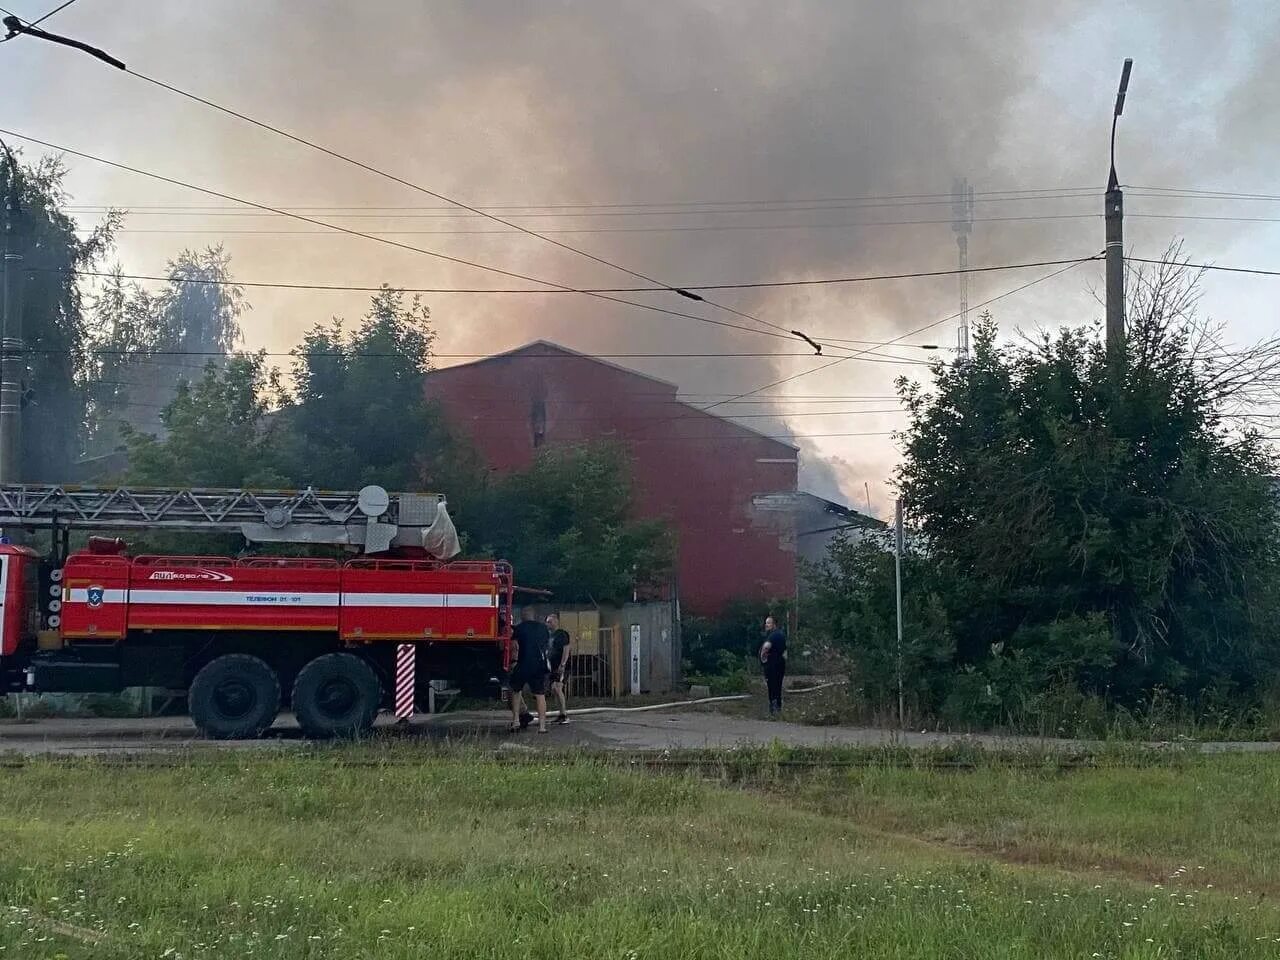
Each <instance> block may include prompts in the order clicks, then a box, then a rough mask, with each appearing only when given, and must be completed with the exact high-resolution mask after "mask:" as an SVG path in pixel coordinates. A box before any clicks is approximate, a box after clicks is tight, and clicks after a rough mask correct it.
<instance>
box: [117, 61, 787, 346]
mask: <svg viewBox="0 0 1280 960" xmlns="http://www.w3.org/2000/svg"><path fill="white" fill-rule="evenodd" d="M124 70H125V72H126V73H128V74H129V75H130V76H133V77H137V78H138V79H139V80H143V81H145V82H147V83H150V84H154V85H155V86H157V87H160V88H161V89H164V90H168V91H169V92H171V93H174V94H177V95H178V96H181V97H185V98H187V99H188V100H191V101H193V102H195V103H199V104H202V105H204V106H206V107H209V108H210V109H213V110H217V111H218V112H220V113H223V114H226V115H227V116H230V117H235V118H236V119H238V120H242V121H244V122H245V123H249V124H252V125H254V126H256V127H259V128H260V129H263V130H267V131H270V132H271V133H274V134H276V135H277V136H281V137H284V138H285V139H287V140H291V141H293V142H294V143H297V144H300V145H302V146H305V147H308V148H310V149H312V150H315V151H318V152H320V153H323V154H325V155H326V156H329V157H332V158H334V159H335V160H340V161H342V162H344V163H348V164H351V165H352V166H355V167H358V168H359V169H361V170H365V171H367V172H368V173H372V174H374V175H376V176H379V177H382V178H383V179H386V180H389V181H391V182H393V183H398V184H400V185H402V186H405V187H408V188H409V189H411V190H415V191H417V192H418V193H421V194H424V195H425V196H429V197H432V198H434V199H436V200H440V201H443V202H444V203H450V204H454V205H455V206H457V207H460V208H461V209H463V210H467V211H469V212H471V213H473V214H476V215H477V216H482V217H485V218H487V219H489V220H493V221H494V222H495V223H500V224H502V225H504V226H506V227H509V228H511V229H513V230H519V231H520V232H521V233H524V234H527V235H528V236H530V237H536V238H537V239H539V240H542V241H543V242H545V243H549V244H551V245H552V246H555V247H558V248H560V249H561V250H566V251H568V252H570V253H574V254H577V255H578V256H580V257H584V258H586V259H588V260H591V261H593V262H595V263H598V264H601V265H603V266H607V267H610V268H612V269H614V270H617V271H619V272H621V273H625V274H627V275H628V276H632V277H635V278H636V279H637V280H644V281H645V282H647V283H652V284H654V285H655V286H657V287H660V288H663V289H666V290H669V291H670V292H671V293H675V294H678V295H680V296H682V297H685V298H687V299H690V300H699V301H702V302H704V303H706V304H707V305H708V306H711V307H714V308H715V309H717V310H721V311H724V312H726V313H729V314H732V315H733V316H736V317H739V318H740V319H744V320H750V321H752V322H753V323H757V324H761V325H763V326H768V327H772V328H773V329H775V330H778V331H780V332H782V333H785V334H786V335H788V336H798V335H797V334H795V333H794V331H791V330H788V329H787V327H784V326H781V325H779V324H776V323H774V322H773V321H771V320H765V319H763V318H761V317H758V316H755V315H754V314H751V313H748V312H746V311H744V310H739V309H737V308H736V307H732V306H729V305H728V304H724V303H720V302H719V301H716V300H711V299H708V298H706V297H702V296H698V295H694V294H690V293H689V292H688V291H686V290H683V289H681V288H679V287H673V286H671V285H670V284H668V283H664V282H663V281H661V280H658V279H656V278H654V277H652V276H650V275H648V274H646V273H641V272H640V271H637V270H632V269H631V268H630V267H625V266H623V265H622V264H619V263H616V262H614V261H612V260H608V259H605V258H604V257H600V256H597V255H596V254H594V253H591V252H589V251H587V250H583V249H582V248H580V247H575V246H572V245H571V244H567V243H564V242H562V241H560V240H556V239H554V238H553V237H550V236H547V235H545V234H543V233H539V232H537V231H535V230H531V229H529V228H528V227H524V226H521V225H520V224H518V223H515V222H513V221H511V220H507V219H504V218H503V217H500V216H498V215H497V214H493V213H488V212H485V211H483V210H481V209H480V208H478V207H473V206H471V205H470V204H467V203H464V202H463V201H461V200H458V199H457V198H455V197H450V196H447V195H445V194H443V193H440V192H438V191H435V190H431V189H429V188H427V187H424V186H422V185H421V184H418V183H414V182H413V181H411V180H406V179H404V178H403V177H399V176H396V175H395V174H393V173H389V172H387V171H386V170H382V169H381V168H379V167H375V166H373V165H371V164H368V163H364V162H363V161H361V160H357V159H356V158H354V157H351V156H348V155H347V154H344V153H340V152H338V151H337V150H333V149H331V148H330V147H326V146H324V145H323V144H320V143H317V142H315V141H314V140H308V139H307V138H306V137H300V136H298V135H297V134H294V133H291V132H289V131H288V130H285V129H283V128H281V127H277V126H275V125H273V124H270V123H267V122H265V121H263V120H258V119H256V118H254V117H251V116H249V115H248V114H245V113H241V112H239V111H238V110H233V109H231V108H230V107H225V106H223V105H222V104H219V103H215V102H214V101H212V100H209V99H208V98H206V97H201V96H199V95H197V94H194V93H191V92H190V91H187V90H183V89H182V88H180V87H176V86H174V85H173V84H171V83H166V82H165V81H163V80H159V79H157V78H155V77H150V76H147V75H146V74H144V73H140V72H138V71H137V70H131V69H129V68H128V67H125V68H124ZM802 339H803V338H802Z"/></svg>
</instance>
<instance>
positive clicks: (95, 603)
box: [85, 587, 106, 607]
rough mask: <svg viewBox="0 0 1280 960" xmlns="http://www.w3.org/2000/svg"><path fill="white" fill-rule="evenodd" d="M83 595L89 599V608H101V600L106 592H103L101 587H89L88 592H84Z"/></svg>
mask: <svg viewBox="0 0 1280 960" xmlns="http://www.w3.org/2000/svg"><path fill="white" fill-rule="evenodd" d="M85 593H86V594H87V595H88V598H89V606H91V607H100V606H102V598H103V597H104V596H105V595H106V590H104V589H103V588H102V587H90V588H89V589H88V590H86V591H85Z"/></svg>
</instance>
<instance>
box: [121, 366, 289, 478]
mask: <svg viewBox="0 0 1280 960" xmlns="http://www.w3.org/2000/svg"><path fill="white" fill-rule="evenodd" d="M273 396H275V397H277V398H278V397H279V396H280V384H279V375H278V372H277V371H275V370H269V369H268V368H267V365H266V358H265V355H263V354H261V353H258V354H245V353H238V354H235V355H233V356H231V357H230V358H228V360H227V361H226V363H225V365H224V366H222V367H219V366H217V365H215V364H213V363H210V364H209V365H208V366H207V367H206V368H205V371H204V374H203V375H202V376H201V377H200V379H198V380H197V381H196V382H195V383H192V384H188V383H185V382H182V383H179V384H178V388H177V395H176V396H175V397H174V398H173V401H172V402H171V403H169V405H168V406H166V407H165V409H164V411H163V413H161V420H162V421H163V423H164V426H165V429H166V432H167V436H165V438H164V439H159V438H157V437H156V436H155V435H152V434H144V433H140V432H138V431H136V430H133V429H132V428H129V427H128V426H126V427H125V434H124V435H125V439H126V442H127V444H128V449H129V480H130V481H131V482H133V483H139V484H147V485H154V486H166V485H182V486H209V487H266V488H278V487H284V486H288V485H289V483H290V478H289V477H288V476H287V475H286V474H285V473H283V472H282V471H281V470H280V468H279V466H278V464H277V453H276V451H277V449H278V446H279V439H278V437H277V430H278V429H279V425H278V424H277V423H275V422H272V421H271V420H270V419H269V418H268V416H267V415H268V412H269V410H270V398H271V397H273Z"/></svg>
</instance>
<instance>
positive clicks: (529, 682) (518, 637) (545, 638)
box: [507, 607, 551, 733]
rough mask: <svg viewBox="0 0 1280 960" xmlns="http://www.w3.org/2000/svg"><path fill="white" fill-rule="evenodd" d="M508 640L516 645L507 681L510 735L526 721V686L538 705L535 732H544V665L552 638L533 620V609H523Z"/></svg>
mask: <svg viewBox="0 0 1280 960" xmlns="http://www.w3.org/2000/svg"><path fill="white" fill-rule="evenodd" d="M511 639H512V640H514V641H515V644H516V661H515V663H514V664H512V666H511V673H510V674H509V675H508V677H507V682H508V684H509V685H510V687H511V732H512V733H515V732H516V731H518V730H523V729H524V728H525V727H526V726H528V723H529V721H527V720H525V719H524V716H525V713H524V698H523V696H522V693H523V691H524V688H525V687H528V688H529V692H530V693H531V694H533V699H534V702H535V703H536V704H537V705H538V732H539V733H546V732H547V677H548V676H549V675H550V673H551V667H550V665H549V664H548V663H547V649H548V647H550V645H551V635H550V633H548V631H547V627H546V624H544V623H539V622H538V620H537V619H535V617H534V613H533V608H532V607H525V608H524V609H523V610H521V611H520V622H519V623H518V624H516V627H515V629H514V630H512V631H511Z"/></svg>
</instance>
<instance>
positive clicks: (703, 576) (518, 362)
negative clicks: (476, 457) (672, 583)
mask: <svg viewBox="0 0 1280 960" xmlns="http://www.w3.org/2000/svg"><path fill="white" fill-rule="evenodd" d="M426 392H427V396H428V397H429V398H430V399H432V400H435V401H436V402H438V403H439V404H440V405H441V406H442V408H443V410H444V413H445V415H446V416H447V418H448V419H449V421H450V423H451V424H452V425H453V427H454V428H455V429H458V430H459V431H461V432H462V433H463V434H464V435H466V436H469V437H470V439H471V440H472V442H473V443H474V444H475V446H476V449H477V450H478V451H479V454H480V456H481V457H482V458H483V459H484V460H485V461H486V462H487V463H488V465H489V466H490V467H491V468H492V469H494V470H499V471H506V470H514V469H519V468H522V467H525V466H527V465H528V464H529V463H530V462H531V461H532V459H533V457H534V455H535V453H536V451H537V450H538V448H539V447H541V446H543V445H544V444H548V445H549V444H568V443H575V442H585V441H590V440H598V439H601V438H606V437H612V438H616V439H618V440H619V441H621V442H622V443H623V444H624V445H625V446H626V447H627V449H628V450H629V451H630V453H631V457H632V462H633V467H632V469H633V479H634V482H635V490H636V497H637V504H636V506H637V513H638V514H639V515H640V516H642V517H659V518H664V519H667V520H668V521H669V522H670V523H671V525H672V527H673V528H674V529H675V531H676V535H677V542H678V551H679V555H678V560H677V588H678V591H679V598H680V602H681V606H682V608H683V610H684V611H685V612H688V613H693V614H704V615H714V614H715V613H718V612H719V611H720V610H721V609H722V608H723V606H724V605H725V603H727V602H728V601H730V600H733V599H736V598H745V597H754V598H765V599H767V598H777V597H792V596H794V595H795V591H796V537H795V533H796V530H795V519H794V517H793V516H792V514H791V513H790V512H788V511H780V510H777V509H774V508H772V507H771V505H772V504H774V503H776V499H775V498H776V496H777V495H785V494H795V492H796V476H797V467H798V456H797V450H796V448H795V447H794V446H792V445H790V444H788V443H784V442H780V441H778V440H773V439H770V438H769V437H767V436H765V435H763V434H761V433H758V432H756V431H754V430H752V429H750V428H749V427H744V426H741V425H740V424H737V423H734V422H732V421H730V420H726V419H724V418H723V417H717V416H714V415H713V414H710V413H704V412H702V411H701V410H699V409H698V408H697V407H693V406H690V405H689V404H687V403H683V402H681V401H680V400H678V399H677V398H676V385H675V384H673V383H669V382H667V381H665V380H659V379H657V378H656V377H650V376H647V375H645V374H642V373H638V372H636V371H634V370H628V369H626V368H624V367H620V366H617V365H615V364H612V363H608V362H606V361H603V360H599V359H596V358H594V357H590V356H587V355H585V354H580V353H577V352H575V351H572V350H568V349H566V348H565V347H561V346H559V345H557V344H554V343H549V342H547V341H545V340H539V341H536V342H534V343H531V344H527V345H526V346H523V347H519V348H518V349H515V350H511V351H509V352H507V353H502V354H497V355H495V356H492V357H488V358H486V359H484V360H478V361H475V362H473V363H466V364H461V365H459V366H454V367H447V368H445V369H443V370H436V371H433V372H432V373H430V374H429V375H428V376H427V379H426Z"/></svg>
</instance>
